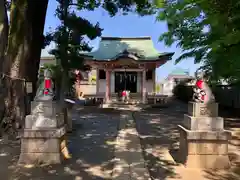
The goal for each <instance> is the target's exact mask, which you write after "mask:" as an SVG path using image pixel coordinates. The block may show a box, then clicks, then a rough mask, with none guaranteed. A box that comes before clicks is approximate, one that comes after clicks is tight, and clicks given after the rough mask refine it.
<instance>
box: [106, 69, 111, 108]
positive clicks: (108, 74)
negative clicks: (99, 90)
mask: <svg viewBox="0 0 240 180" xmlns="http://www.w3.org/2000/svg"><path fill="white" fill-rule="evenodd" d="M110 93H111V71H110V70H109V69H106V94H105V99H106V103H109V102H110Z"/></svg>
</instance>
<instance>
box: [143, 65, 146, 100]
mask: <svg viewBox="0 0 240 180" xmlns="http://www.w3.org/2000/svg"><path fill="white" fill-rule="evenodd" d="M142 102H143V103H146V69H144V70H143V72H142Z"/></svg>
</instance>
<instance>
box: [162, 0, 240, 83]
mask: <svg viewBox="0 0 240 180" xmlns="http://www.w3.org/2000/svg"><path fill="white" fill-rule="evenodd" d="M157 19H158V20H159V21H166V22H167V24H168V31H167V32H165V33H163V34H162V35H161V36H160V40H161V41H164V42H165V44H166V45H168V46H170V45H172V44H173V43H177V45H178V46H179V47H180V48H182V50H183V54H182V55H181V56H180V57H178V58H177V60H176V63H178V62H179V61H181V60H182V59H186V58H188V57H193V58H194V59H195V63H199V62H202V63H203V64H204V65H203V66H202V67H201V69H202V70H204V71H205V72H206V75H208V77H210V79H212V80H216V81H217V80H219V79H226V80H228V81H230V82H235V81H239V80H240V71H239V70H240V61H239V60H238V59H239V57H240V51H239V48H240V25H239V22H240V1H238V0H221V1H217V0H166V1H164V3H163V4H162V6H161V9H160V11H159V15H158V18H157Z"/></svg>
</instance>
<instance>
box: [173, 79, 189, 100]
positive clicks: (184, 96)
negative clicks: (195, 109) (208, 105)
mask: <svg viewBox="0 0 240 180" xmlns="http://www.w3.org/2000/svg"><path fill="white" fill-rule="evenodd" d="M173 94H174V96H175V97H176V98H177V99H179V100H181V101H184V102H188V101H191V100H192V97H193V87H192V86H186V84H185V82H181V83H179V84H178V85H176V86H175V87H174V89H173Z"/></svg>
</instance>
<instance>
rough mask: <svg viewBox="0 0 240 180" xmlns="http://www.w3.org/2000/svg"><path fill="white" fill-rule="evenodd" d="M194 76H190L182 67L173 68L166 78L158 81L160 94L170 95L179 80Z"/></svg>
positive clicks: (189, 78) (190, 78)
mask: <svg viewBox="0 0 240 180" xmlns="http://www.w3.org/2000/svg"><path fill="white" fill-rule="evenodd" d="M192 79H194V77H192V76H190V74H189V71H188V70H186V69H182V68H176V69H174V70H173V71H172V72H171V73H169V75H168V76H167V78H166V79H165V80H164V81H162V82H161V83H160V86H161V88H160V89H161V94H164V95H168V96H172V95H173V89H174V87H175V86H176V85H177V84H179V83H180V82H183V81H187V80H192Z"/></svg>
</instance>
